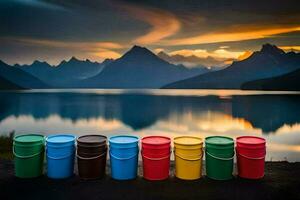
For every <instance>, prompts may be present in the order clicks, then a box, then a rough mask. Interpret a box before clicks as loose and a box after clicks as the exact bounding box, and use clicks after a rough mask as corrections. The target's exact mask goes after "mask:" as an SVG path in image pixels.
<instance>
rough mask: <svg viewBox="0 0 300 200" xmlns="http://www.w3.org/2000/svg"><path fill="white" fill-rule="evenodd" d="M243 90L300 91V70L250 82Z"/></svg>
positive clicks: (245, 84)
mask: <svg viewBox="0 0 300 200" xmlns="http://www.w3.org/2000/svg"><path fill="white" fill-rule="evenodd" d="M242 89H243V90H282V91H286V90H297V91H300V69H298V70H296V71H293V72H290V73H288V74H284V75H282V76H277V77H274V78H268V79H261V80H256V81H250V82H247V83H244V84H243V85H242Z"/></svg>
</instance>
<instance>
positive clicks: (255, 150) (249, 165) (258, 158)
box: [236, 136, 266, 179]
mask: <svg viewBox="0 0 300 200" xmlns="http://www.w3.org/2000/svg"><path fill="white" fill-rule="evenodd" d="M236 144H237V145H236V152H237V166H238V176H239V177H241V178H247V179H260V178H263V177H264V171H265V156H266V140H265V139H264V138H260V137H254V136H242V137H238V138H237V139H236Z"/></svg>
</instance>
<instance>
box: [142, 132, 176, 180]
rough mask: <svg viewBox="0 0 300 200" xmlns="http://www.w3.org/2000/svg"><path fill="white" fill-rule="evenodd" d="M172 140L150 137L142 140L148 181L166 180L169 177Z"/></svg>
mask: <svg viewBox="0 0 300 200" xmlns="http://www.w3.org/2000/svg"><path fill="white" fill-rule="evenodd" d="M170 151H171V139H170V138H168V137H163V136H148V137H144V138H143V139H142V157H143V175H144V178H145V179H147V180H164V179H167V178H168V177H169V169H170V155H171V154H170Z"/></svg>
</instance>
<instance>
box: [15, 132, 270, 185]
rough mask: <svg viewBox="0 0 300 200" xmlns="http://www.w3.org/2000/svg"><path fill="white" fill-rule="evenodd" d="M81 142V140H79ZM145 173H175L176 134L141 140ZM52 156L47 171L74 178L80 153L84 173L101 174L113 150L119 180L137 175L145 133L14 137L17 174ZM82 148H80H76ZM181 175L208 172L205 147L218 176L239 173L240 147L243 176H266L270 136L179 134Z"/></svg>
mask: <svg viewBox="0 0 300 200" xmlns="http://www.w3.org/2000/svg"><path fill="white" fill-rule="evenodd" d="M76 143H77V145H76ZM141 144H142V147H141V156H142V160H143V177H144V178H145V179H147V180H165V179H167V178H168V177H169V175H170V156H171V153H172V152H171V139H170V138H169V137H164V136H147V137H144V138H142V140H141ZM45 151H46V158H47V176H48V177H50V178H54V179H63V178H68V177H70V176H72V175H73V174H74V160H75V159H74V158H75V157H77V162H78V174H79V176H80V178H82V179H97V178H102V177H103V176H104V175H105V170H106V160H107V153H108V152H109V156H110V167H111V176H112V178H113V179H116V180H129V179H134V178H136V177H137V172H138V158H139V138H138V137H136V136H130V135H120V136H113V137H111V138H110V139H109V148H108V145H107V138H106V136H102V135H85V136H80V137H78V138H76V137H75V136H73V135H52V136H49V137H47V138H45V137H44V136H42V135H36V134H29V135H19V136H16V137H15V138H14V145H13V152H14V156H15V175H16V176H17V177H20V178H33V177H38V176H40V175H42V174H43V168H44V167H43V164H44V152H45ZM76 151H77V152H76ZM173 152H174V157H175V176H176V177H177V178H179V179H183V180H196V179H199V178H201V176H202V160H203V155H204V152H205V158H206V159H205V161H206V165H205V166H206V176H207V177H209V178H211V179H215V180H228V179H231V178H233V163H234V157H235V152H236V158H237V167H238V176H239V177H241V178H247V179H260V178H262V177H263V176H264V164H265V155H266V141H265V139H263V138H260V137H254V136H242V137H238V138H237V139H236V147H234V140H233V139H232V138H229V137H223V136H212V137H207V138H205V149H204V147H203V139H201V138H199V137H194V136H182V137H176V138H174V150H173Z"/></svg>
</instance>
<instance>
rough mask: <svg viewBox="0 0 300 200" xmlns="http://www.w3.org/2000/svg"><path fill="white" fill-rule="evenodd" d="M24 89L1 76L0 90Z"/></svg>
mask: <svg viewBox="0 0 300 200" xmlns="http://www.w3.org/2000/svg"><path fill="white" fill-rule="evenodd" d="M19 89H23V88H22V87H20V86H18V85H16V84H14V83H12V82H10V81H8V80H6V79H4V78H3V77H0V90H19Z"/></svg>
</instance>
